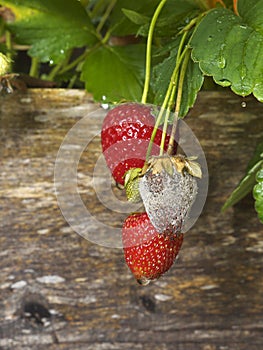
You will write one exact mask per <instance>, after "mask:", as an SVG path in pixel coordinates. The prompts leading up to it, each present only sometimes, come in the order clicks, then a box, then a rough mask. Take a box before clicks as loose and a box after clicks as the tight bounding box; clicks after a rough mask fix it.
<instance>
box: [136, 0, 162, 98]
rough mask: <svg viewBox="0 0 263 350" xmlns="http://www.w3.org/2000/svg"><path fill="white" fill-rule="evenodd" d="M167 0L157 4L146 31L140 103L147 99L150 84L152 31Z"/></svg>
mask: <svg viewBox="0 0 263 350" xmlns="http://www.w3.org/2000/svg"><path fill="white" fill-rule="evenodd" d="M166 1H167V0H161V2H160V3H159V5H158V6H157V8H156V10H155V12H154V15H153V17H152V20H151V24H150V28H149V33H148V39H147V47H146V68H145V81H144V88H143V94H142V99H141V102H142V103H146V101H147V95H148V91H149V85H150V77H151V60H152V58H151V55H152V39H153V32H154V28H155V24H156V21H157V19H158V17H159V14H160V12H161V10H162V8H163V6H164V5H165V3H166Z"/></svg>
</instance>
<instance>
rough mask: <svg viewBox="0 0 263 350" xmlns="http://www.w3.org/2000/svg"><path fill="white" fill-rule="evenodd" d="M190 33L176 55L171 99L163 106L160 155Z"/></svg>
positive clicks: (162, 150)
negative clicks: (163, 115) (184, 49)
mask: <svg viewBox="0 0 263 350" xmlns="http://www.w3.org/2000/svg"><path fill="white" fill-rule="evenodd" d="M187 35H188V32H187V31H185V32H184V34H183V36H182V39H181V41H180V45H179V48H178V52H177V57H176V66H175V69H174V71H173V74H172V77H171V81H170V84H171V88H170V89H169V88H168V94H167V96H166V97H167V98H168V97H169V101H168V102H167V104H168V105H167V106H166V105H165V106H163V108H167V109H166V115H165V119H164V124H163V132H162V140H161V144H160V155H162V154H163V152H164V144H165V138H166V134H167V128H168V120H169V115H170V111H171V109H172V106H173V103H174V96H175V92H176V87H177V81H178V68H177V67H179V66H180V64H181V61H182V59H183V57H184V55H185V52H186V51H184V52H183V54H182V50H183V46H184V43H185V40H186V37H187Z"/></svg>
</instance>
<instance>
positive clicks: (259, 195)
mask: <svg viewBox="0 0 263 350" xmlns="http://www.w3.org/2000/svg"><path fill="white" fill-rule="evenodd" d="M256 181H257V184H256V185H255V186H254V188H253V196H254V199H255V209H256V211H257V213H258V217H259V220H260V221H261V222H262V223H263V164H262V166H261V169H260V170H259V171H258V172H257V174H256Z"/></svg>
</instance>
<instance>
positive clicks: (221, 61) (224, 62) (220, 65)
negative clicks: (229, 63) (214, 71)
mask: <svg viewBox="0 0 263 350" xmlns="http://www.w3.org/2000/svg"><path fill="white" fill-rule="evenodd" d="M217 65H218V67H219V68H225V66H226V60H225V58H224V57H220V59H219V61H218V62H217Z"/></svg>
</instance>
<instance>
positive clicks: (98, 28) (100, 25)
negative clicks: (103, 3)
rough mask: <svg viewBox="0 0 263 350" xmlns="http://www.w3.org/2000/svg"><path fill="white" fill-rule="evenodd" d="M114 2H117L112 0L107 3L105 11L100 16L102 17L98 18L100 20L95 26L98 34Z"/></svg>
mask: <svg viewBox="0 0 263 350" xmlns="http://www.w3.org/2000/svg"><path fill="white" fill-rule="evenodd" d="M116 2H117V0H112V1H111V2H110V3H109V6H108V7H107V9H106V11H105V13H104V14H103V16H102V18H101V20H100V22H99V24H98V26H97V28H96V31H97V33H99V34H100V32H101V30H102V28H103V26H104V24H105V23H106V21H107V19H108V17H109V15H110V13H111V11H112V9H113V7H114V6H115V5H116Z"/></svg>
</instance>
